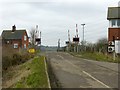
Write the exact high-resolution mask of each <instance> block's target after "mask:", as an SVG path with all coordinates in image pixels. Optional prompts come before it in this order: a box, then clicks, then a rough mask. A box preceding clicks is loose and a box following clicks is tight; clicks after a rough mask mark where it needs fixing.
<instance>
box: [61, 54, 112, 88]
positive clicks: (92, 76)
mask: <svg viewBox="0 0 120 90" xmlns="http://www.w3.org/2000/svg"><path fill="white" fill-rule="evenodd" d="M61 57H62V56H61ZM65 61H66V62H68V63H70V64H71V65H72V66H73V67H75V68H77V69H80V68H78V67H77V66H76V65H74V64H73V63H71V62H70V61H68V60H65ZM81 71H82V72H83V73H84V74H86V75H87V76H89V77H90V78H92V79H94V80H95V81H97V82H98V83H100V84H101V85H103V86H105V87H106V88H111V87H109V86H108V85H106V84H104V83H103V82H101V81H100V80H98V79H96V78H95V77H93V76H92V75H90V74H89V73H87V72H86V71H84V70H81Z"/></svg>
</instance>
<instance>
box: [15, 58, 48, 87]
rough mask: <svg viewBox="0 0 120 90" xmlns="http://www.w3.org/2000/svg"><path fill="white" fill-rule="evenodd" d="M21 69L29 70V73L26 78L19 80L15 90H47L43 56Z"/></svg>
mask: <svg viewBox="0 0 120 90" xmlns="http://www.w3.org/2000/svg"><path fill="white" fill-rule="evenodd" d="M23 67H26V68H27V69H29V70H30V72H31V73H30V74H29V75H28V76H27V77H23V78H21V80H20V81H19V82H17V83H16V84H15V86H14V87H15V88H48V81H47V75H46V72H45V63H44V56H40V57H35V58H34V59H33V60H32V61H31V62H30V63H27V64H24V65H23Z"/></svg>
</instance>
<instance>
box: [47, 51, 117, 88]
mask: <svg viewBox="0 0 120 90" xmlns="http://www.w3.org/2000/svg"><path fill="white" fill-rule="evenodd" d="M45 54H46V56H47V58H49V61H50V63H51V66H52V69H53V71H54V74H55V76H56V77H57V79H58V80H59V82H60V84H61V86H62V88H118V64H117V63H109V62H99V61H93V60H88V59H82V58H78V57H74V56H72V55H70V54H68V53H64V52H46V53H45Z"/></svg>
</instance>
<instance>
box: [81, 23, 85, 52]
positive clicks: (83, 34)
mask: <svg viewBox="0 0 120 90" xmlns="http://www.w3.org/2000/svg"><path fill="white" fill-rule="evenodd" d="M81 25H82V26H83V43H82V46H83V50H84V26H85V24H84V23H83V24H81Z"/></svg>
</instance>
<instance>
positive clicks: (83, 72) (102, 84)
mask: <svg viewBox="0 0 120 90" xmlns="http://www.w3.org/2000/svg"><path fill="white" fill-rule="evenodd" d="M83 73H84V74H86V75H88V76H89V77H91V78H92V79H94V80H95V81H97V82H99V83H100V84H102V85H103V86H105V87H107V88H111V87H109V86H108V85H106V84H104V83H103V82H101V81H100V80H98V79H96V78H94V77H93V76H92V75H90V74H89V73H87V72H86V71H83Z"/></svg>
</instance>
